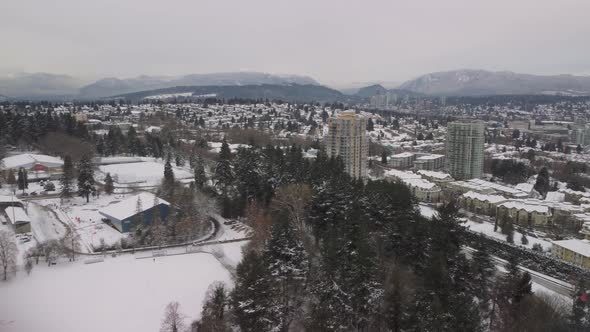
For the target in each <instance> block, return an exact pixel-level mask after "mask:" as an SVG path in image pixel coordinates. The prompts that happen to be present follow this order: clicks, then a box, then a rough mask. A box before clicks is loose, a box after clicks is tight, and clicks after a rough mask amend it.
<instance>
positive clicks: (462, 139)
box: [446, 120, 484, 180]
mask: <svg viewBox="0 0 590 332" xmlns="http://www.w3.org/2000/svg"><path fill="white" fill-rule="evenodd" d="M483 149H484V125H483V122H481V121H479V120H460V121H456V122H449V124H448V126H447V141H446V150H447V170H448V172H449V173H450V174H451V176H452V177H453V178H455V179H456V180H467V179H473V178H480V177H481V176H482V175H483V156H484V153H483Z"/></svg>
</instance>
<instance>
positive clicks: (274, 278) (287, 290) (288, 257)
mask: <svg viewBox="0 0 590 332" xmlns="http://www.w3.org/2000/svg"><path fill="white" fill-rule="evenodd" d="M263 256H264V260H265V263H266V264H267V266H268V267H267V270H268V272H269V274H270V276H269V283H270V284H271V285H272V286H271V287H272V292H273V298H272V299H271V301H272V305H271V308H272V317H273V319H272V320H271V324H272V326H271V329H272V330H275V331H285V332H286V331H288V330H289V326H290V324H291V322H292V321H293V319H295V317H297V316H298V315H299V314H300V308H301V305H302V303H303V299H304V297H303V296H302V294H303V293H304V291H305V289H304V285H305V281H306V277H307V271H308V261H307V256H306V254H305V251H304V249H303V243H302V242H301V241H300V240H299V239H298V238H297V236H296V232H295V229H294V228H293V225H291V223H289V218H288V214H287V212H286V211H281V212H280V213H279V215H278V217H277V219H276V220H275V222H274V224H273V226H272V231H271V238H270V240H269V241H268V243H267V245H266V247H265V250H264V253H263Z"/></svg>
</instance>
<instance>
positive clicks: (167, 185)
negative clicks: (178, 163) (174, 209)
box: [162, 155, 174, 199]
mask: <svg viewBox="0 0 590 332" xmlns="http://www.w3.org/2000/svg"><path fill="white" fill-rule="evenodd" d="M162 191H163V195H164V197H165V198H167V199H171V198H172V197H173V196H174V170H173V169H172V164H171V163H170V155H168V158H167V159H166V164H165V165H164V179H163V180H162Z"/></svg>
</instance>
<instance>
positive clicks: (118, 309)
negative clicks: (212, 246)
mask: <svg viewBox="0 0 590 332" xmlns="http://www.w3.org/2000/svg"><path fill="white" fill-rule="evenodd" d="M145 254H147V253H145ZM138 255H140V254H138ZM139 257H140V256H139ZM214 281H223V282H226V283H227V284H228V285H231V284H232V283H231V277H230V274H229V272H228V271H227V270H225V269H224V268H223V266H222V265H221V264H220V263H219V262H218V261H217V260H216V259H215V258H214V257H213V256H212V255H209V254H204V253H196V254H186V255H178V256H167V257H158V258H156V259H155V261H154V259H152V258H146V259H136V257H135V256H133V255H123V256H119V257H117V258H107V259H106V260H105V261H104V262H102V263H95V264H84V263H83V262H82V261H78V262H75V263H61V264H58V265H55V266H52V267H47V266H46V265H44V264H43V263H42V262H40V263H39V265H37V266H35V268H34V269H33V272H32V273H31V275H30V276H27V275H25V274H24V273H22V272H19V274H18V276H17V277H16V278H14V279H12V280H10V281H8V282H2V283H0V294H2V296H0V331H3V332H31V331H45V332H70V331H71V332H78V331H85V332H104V331H144V332H149V331H153V332H156V331H159V328H160V322H161V319H162V317H163V313H164V307H165V306H166V304H168V303H169V302H171V301H178V302H179V303H180V305H181V310H182V312H183V313H184V314H185V315H186V316H187V317H188V318H187V320H186V323H187V324H188V323H189V322H190V321H191V320H193V319H196V318H198V317H199V316H200V311H201V306H202V301H203V299H204V296H205V293H206V291H207V289H208V287H209V285H210V284H211V283H212V282H214Z"/></svg>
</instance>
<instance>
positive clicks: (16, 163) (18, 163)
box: [2, 153, 64, 169]
mask: <svg viewBox="0 0 590 332" xmlns="http://www.w3.org/2000/svg"><path fill="white" fill-rule="evenodd" d="M35 164H43V165H45V166H48V167H58V166H63V164H64V162H63V160H61V159H60V158H58V157H53V156H48V155H44V154H32V153H25V154H19V155H16V156H11V157H6V158H4V159H2V166H3V167H4V168H5V169H11V168H19V167H25V168H26V167H32V166H33V165H35Z"/></svg>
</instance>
